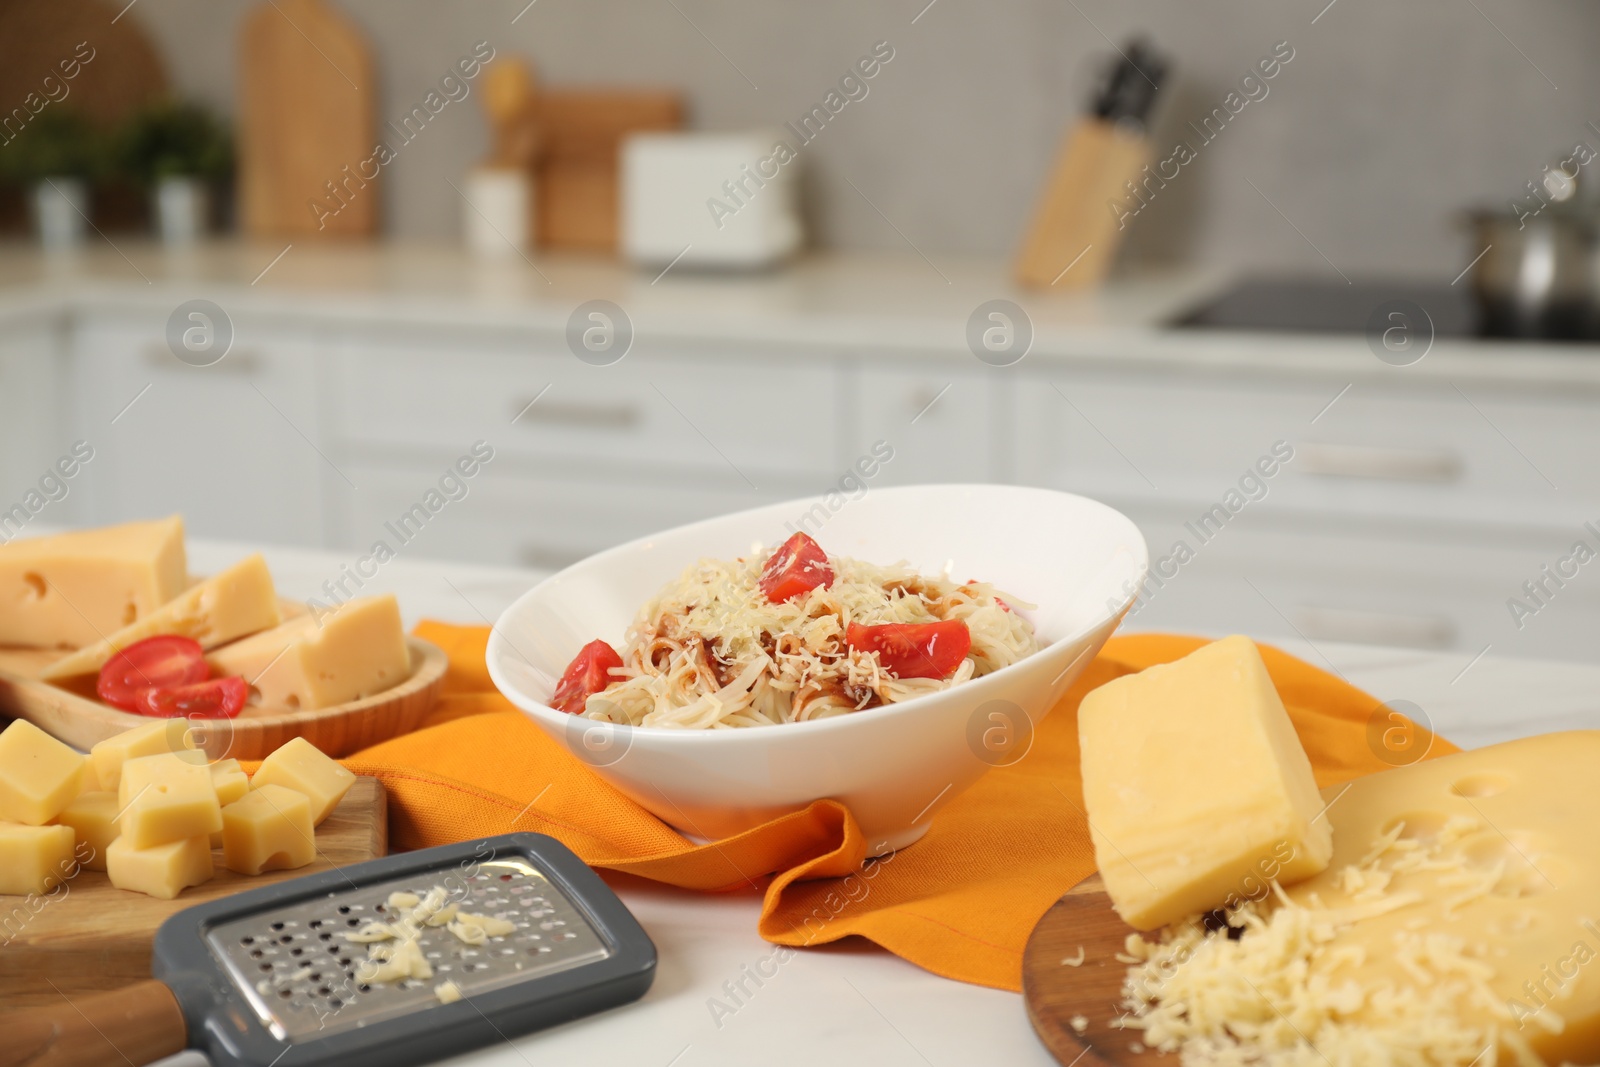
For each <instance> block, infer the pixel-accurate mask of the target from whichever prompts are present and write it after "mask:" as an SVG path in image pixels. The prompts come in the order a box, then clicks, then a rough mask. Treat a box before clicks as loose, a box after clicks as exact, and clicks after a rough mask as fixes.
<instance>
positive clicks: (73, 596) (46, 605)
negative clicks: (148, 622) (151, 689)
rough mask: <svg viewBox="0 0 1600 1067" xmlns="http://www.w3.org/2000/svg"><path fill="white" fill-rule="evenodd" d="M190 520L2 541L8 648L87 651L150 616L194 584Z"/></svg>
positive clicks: (1, 605)
mask: <svg viewBox="0 0 1600 1067" xmlns="http://www.w3.org/2000/svg"><path fill="white" fill-rule="evenodd" d="M188 580H189V574H188V566H187V563H186V560H185V557H184V550H183V519H182V518H180V517H179V516H177V515H174V516H172V517H171V518H167V519H158V520H155V521H153V522H130V523H124V524H123V525H121V526H107V527H105V528H103V529H98V530H75V531H72V532H70V533H63V534H55V535H53V536H49V537H32V538H25V539H23V540H20V541H11V542H9V543H7V544H4V545H0V645H27V646H32V647H36V648H81V647H83V646H84V645H88V644H92V643H94V642H96V641H98V640H100V639H101V638H102V637H104V636H106V635H107V634H110V633H113V632H114V631H117V630H120V629H122V628H123V627H124V626H127V625H129V624H130V623H134V622H138V621H139V620H140V619H142V618H144V617H146V616H147V615H150V614H151V613H152V612H154V611H155V610H156V609H157V608H159V607H161V605H163V604H165V603H166V602H167V601H169V600H171V599H172V598H173V597H175V596H177V595H178V594H179V593H181V592H183V589H184V586H185V585H187V584H188Z"/></svg>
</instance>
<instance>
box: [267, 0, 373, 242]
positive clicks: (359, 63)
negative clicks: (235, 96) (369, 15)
mask: <svg viewBox="0 0 1600 1067" xmlns="http://www.w3.org/2000/svg"><path fill="white" fill-rule="evenodd" d="M377 101H378V84H377V77H376V75H375V73H374V66H373V61H372V52H371V49H370V48H368V46H367V42H366V40H365V38H363V37H362V35H361V33H360V31H359V30H358V29H357V28H356V26H355V25H354V24H353V23H352V22H350V21H349V20H348V19H346V18H344V17H343V16H342V15H340V14H339V13H338V12H336V11H334V10H333V9H332V8H330V7H329V6H328V5H327V4H326V3H324V2H323V0H270V2H268V3H264V4H261V5H260V6H258V7H257V8H255V9H254V10H253V11H251V12H250V13H249V14H248V15H246V16H245V21H244V28H243V30H242V31H241V32H240V37H239V115H238V146H239V207H240V218H241V221H242V223H243V226H244V230H245V232H246V233H248V234H251V235H253V236H261V237H274V238H277V237H370V236H372V235H373V234H375V233H376V232H377V229H378V200H379V182H380V181H381V180H382V179H381V176H380V177H377V178H372V179H367V178H364V177H363V176H362V175H361V173H360V169H359V165H360V164H361V163H363V162H364V161H365V160H367V159H368V158H369V157H370V156H371V155H372V152H373V146H374V145H375V144H376V143H377V136H376V132H375V130H376V118H375V116H376V114H377ZM401 151H404V149H403V148H402V149H401ZM347 166H348V167H349V168H350V171H349V174H350V175H353V176H354V177H353V178H348V177H347V176H346V174H345V172H344V169H343V168H345V167H347ZM367 173H368V174H371V173H372V169H371V167H370V166H369V167H368V168H367ZM329 182H333V183H334V184H335V186H336V187H337V188H338V196H337V197H335V195H334V193H333V192H331V191H330V190H329V188H328V183H329ZM313 201H315V202H317V203H319V204H322V205H323V206H324V208H326V209H327V210H328V211H329V212H330V213H329V214H325V215H321V216H320V218H319V212H317V211H314V210H313V208H312V202H313Z"/></svg>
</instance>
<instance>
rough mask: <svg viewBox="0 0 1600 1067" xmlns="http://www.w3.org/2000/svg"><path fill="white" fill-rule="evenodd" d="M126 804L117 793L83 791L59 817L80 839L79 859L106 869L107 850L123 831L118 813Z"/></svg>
mask: <svg viewBox="0 0 1600 1067" xmlns="http://www.w3.org/2000/svg"><path fill="white" fill-rule="evenodd" d="M121 812H122V805H121V804H119V803H117V794H115V793H103V792H102V793H80V794H79V795H78V797H77V799H76V800H74V801H73V802H72V803H71V804H68V805H67V806H66V809H65V810H63V811H62V812H61V814H60V815H59V816H57V818H56V822H58V823H59V824H60V825H62V826H70V827H71V828H72V833H73V836H74V837H76V838H77V841H78V858H79V860H80V861H81V862H82V863H83V865H84V866H85V867H87V868H89V869H90V870H91V871H103V870H105V869H106V849H107V848H109V847H110V846H111V842H113V841H115V840H116V839H117V836H118V835H119V834H121V833H122V827H121V826H120V825H119V824H118V821H117V816H118V815H119V814H121Z"/></svg>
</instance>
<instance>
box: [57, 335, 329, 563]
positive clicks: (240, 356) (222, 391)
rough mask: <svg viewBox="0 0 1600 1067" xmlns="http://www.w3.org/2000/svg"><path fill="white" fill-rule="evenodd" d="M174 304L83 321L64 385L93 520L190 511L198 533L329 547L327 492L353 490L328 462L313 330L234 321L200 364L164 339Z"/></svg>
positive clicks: (192, 526)
mask: <svg viewBox="0 0 1600 1067" xmlns="http://www.w3.org/2000/svg"><path fill="white" fill-rule="evenodd" d="M170 310H171V309H170V308H161V309H159V310H155V309H153V310H151V311H150V312H148V313H144V312H128V313H107V314H96V315H90V316H87V317H85V318H84V319H83V320H81V321H80V323H79V325H78V327H77V329H76V330H75V331H74V336H73V343H72V352H71V355H70V357H69V364H68V370H67V374H66V376H65V387H66V389H67V392H68V396H69V399H70V400H71V403H72V423H73V426H74V428H75V433H76V434H77V436H80V437H83V438H85V439H86V440H88V441H90V442H91V443H92V444H93V445H94V448H95V452H96V458H95V460H94V463H93V464H92V465H91V466H90V467H89V468H88V469H87V470H86V472H85V474H84V480H85V482H86V483H87V485H86V488H87V489H88V493H87V494H86V495H87V498H88V501H89V515H88V518H89V520H90V521H93V522H97V523H110V522H120V521H126V520H128V519H133V518H139V517H148V516H154V515H164V514H168V513H171V512H177V511H181V512H182V513H183V515H184V518H185V521H186V523H187V525H188V528H189V529H190V530H191V531H192V532H194V533H196V534H199V535H201V536H205V537H215V538H235V539H249V540H253V541H268V542H279V543H283V544H291V545H319V544H321V543H323V539H324V538H323V521H322V516H323V514H324V510H325V504H326V501H325V499H324V497H325V495H331V496H333V497H335V498H336V497H337V496H338V495H339V494H340V493H341V492H346V493H347V492H352V491H353V489H352V488H351V487H350V485H349V483H348V482H347V481H346V480H345V479H346V478H347V475H344V474H342V473H341V472H339V471H338V470H336V469H335V468H334V467H333V466H332V465H331V462H330V459H329V458H327V455H326V453H327V450H326V449H325V448H324V447H323V445H322V442H321V438H322V436H323V433H322V427H321V421H320V416H319V406H320V401H319V394H320V392H321V390H320V389H319V386H318V381H317V375H316V373H315V359H314V351H315V343H314V337H313V336H312V335H311V334H309V333H304V332H296V331H294V330H292V329H287V328H283V327H273V326H270V325H269V324H268V323H267V322H265V321H263V320H260V319H253V318H249V317H238V316H236V317H235V320H234V325H235V329H236V336H235V340H234V343H233V348H232V350H231V351H230V352H229V354H228V355H227V356H226V357H225V358H223V359H222V360H221V361H220V362H218V363H216V364H214V365H212V366H208V367H196V366H190V365H188V364H186V363H183V362H181V361H180V360H178V359H177V358H176V357H175V356H174V355H173V354H172V352H171V351H170V350H169V349H168V348H167V344H166V340H165V331H166V317H167V313H168V312H170Z"/></svg>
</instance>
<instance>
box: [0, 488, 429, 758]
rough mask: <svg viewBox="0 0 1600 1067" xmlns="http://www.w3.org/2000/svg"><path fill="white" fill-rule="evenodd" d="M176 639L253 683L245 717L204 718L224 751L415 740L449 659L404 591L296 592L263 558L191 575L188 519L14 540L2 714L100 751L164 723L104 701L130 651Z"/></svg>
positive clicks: (1, 641)
mask: <svg viewBox="0 0 1600 1067" xmlns="http://www.w3.org/2000/svg"><path fill="white" fill-rule="evenodd" d="M165 635H175V636H179V637H184V638H189V639H191V640H193V641H194V642H197V643H198V644H199V646H200V648H201V649H202V650H203V652H204V654H205V658H206V661H207V663H208V664H209V666H210V668H211V673H212V676H213V677H223V676H237V677H240V678H243V679H244V680H245V681H246V682H247V683H248V684H249V687H250V699H249V702H248V704H247V705H246V706H245V708H244V710H243V711H242V712H241V713H240V714H239V715H238V716H237V717H236V718H232V719H228V718H207V719H193V720H191V722H192V723H193V725H195V726H196V727H197V729H198V732H199V733H202V734H204V735H205V737H204V748H205V749H206V751H207V752H208V753H209V754H210V755H211V756H212V757H213V758H219V759H220V758H222V757H225V756H228V757H233V758H237V759H259V758H262V757H264V756H266V755H267V754H268V753H270V752H272V751H273V750H274V749H276V748H278V747H279V746H280V745H282V744H283V743H284V742H285V741H288V740H290V739H291V738H294V737H304V738H306V739H307V740H308V741H310V742H311V743H312V744H314V745H316V747H317V748H318V749H320V750H322V751H323V752H325V753H327V754H328V755H330V756H343V755H348V754H349V753H351V752H354V751H356V750H358V749H361V748H364V747H366V746H368V745H371V744H375V743H377V742H379V741H383V740H386V739H388V738H390V737H394V736H396V735H398V734H402V733H406V732H408V731H410V730H413V729H415V728H416V727H417V726H418V724H419V723H420V722H421V721H422V719H423V717H424V716H425V715H426V714H427V712H428V710H429V708H430V707H431V706H432V704H433V701H434V699H435V697H436V696H437V695H438V690H439V686H440V684H441V682H442V681H443V679H444V674H445V670H446V668H447V666H448V664H447V661H446V657H445V655H444V653H443V652H442V651H441V650H440V649H439V648H437V647H436V646H434V645H432V644H430V643H429V642H427V641H424V640H422V639H420V638H416V637H407V636H406V635H405V633H404V631H403V629H402V628H401V622H400V611H399V607H398V605H397V604H396V603H395V600H394V598H393V597H392V596H379V597H363V598H357V599H353V600H348V601H345V602H343V603H340V604H336V605H333V606H324V605H314V604H313V606H311V607H308V606H307V605H306V604H301V603H298V602H296V601H292V600H286V599H282V598H280V597H279V596H278V595H277V593H276V591H275V589H274V588H273V583H272V577H271V575H270V574H269V573H268V571H267V566H266V563H265V561H264V560H263V559H262V557H261V556H259V555H255V556H250V557H248V558H246V559H244V560H242V561H240V562H239V563H237V564H235V565H234V566H232V567H229V568H227V569H226V570H224V571H222V572H220V573H218V574H215V575H213V576H211V577H210V578H207V579H204V580H193V579H190V578H189V577H188V574H187V570H186V566H185V552H184V544H183V522H182V519H180V518H179V517H177V516H172V517H170V518H167V519H161V520H155V521H150V522H134V523H126V524H124V525H122V526H114V527H107V528H104V529H98V530H82V531H73V532H70V533H66V534H59V535H55V536H52V537H42V538H36V539H23V540H19V541H12V542H10V543H7V544H0V713H3V714H7V715H12V716H17V717H20V718H25V719H27V720H29V721H31V722H33V723H34V724H35V725H36V726H39V727H41V728H42V729H44V730H46V731H48V732H49V733H51V734H53V735H55V736H56V737H58V738H60V739H61V740H63V741H66V742H68V743H69V744H73V745H76V746H78V747H79V748H85V749H86V748H89V747H90V746H92V745H94V744H95V743H96V742H98V741H102V740H104V739H106V738H108V737H111V736H113V735H114V734H118V733H121V732H122V731H124V730H129V729H132V728H133V727H135V726H139V725H141V724H143V723H146V722H149V721H150V720H149V718H148V717H146V716H142V715H135V714H131V713H129V712H126V711H122V710H120V709H119V708H116V707H113V706H111V705H110V704H107V703H104V702H102V701H101V700H100V699H98V697H97V696H96V692H95V688H96V681H97V678H98V676H99V673H100V670H101V668H102V667H103V666H105V664H106V663H107V661H109V660H111V659H112V658H113V657H114V656H115V655H116V654H117V653H118V652H119V650H121V649H125V648H128V647H130V646H131V645H134V644H136V643H138V642H140V641H143V640H146V639H148V638H152V637H159V636H165ZM23 646H27V647H23ZM191 647H192V646H191Z"/></svg>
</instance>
